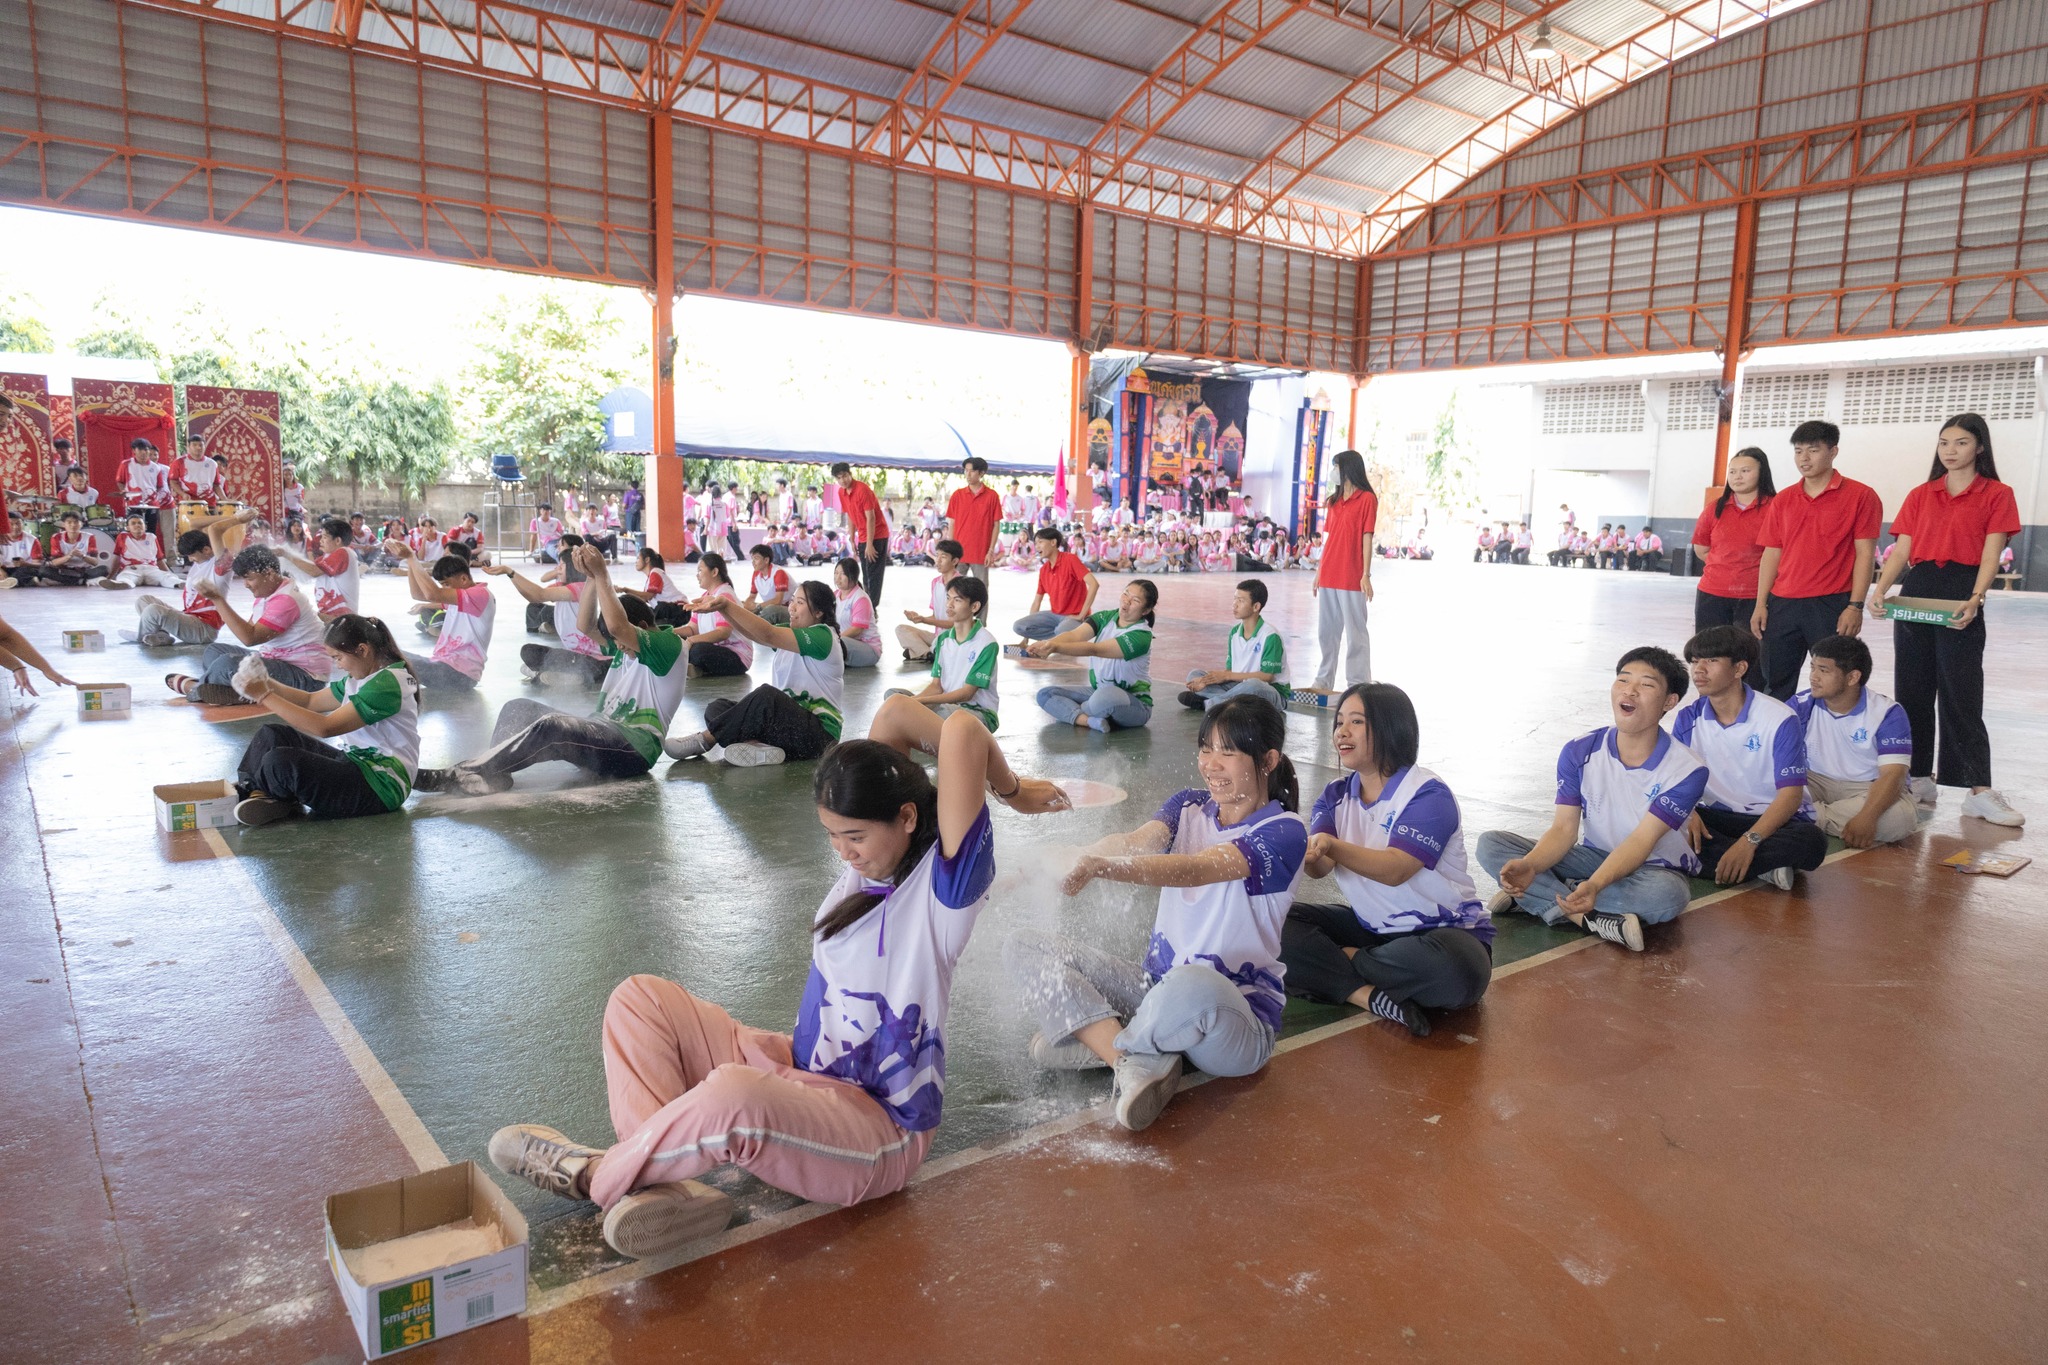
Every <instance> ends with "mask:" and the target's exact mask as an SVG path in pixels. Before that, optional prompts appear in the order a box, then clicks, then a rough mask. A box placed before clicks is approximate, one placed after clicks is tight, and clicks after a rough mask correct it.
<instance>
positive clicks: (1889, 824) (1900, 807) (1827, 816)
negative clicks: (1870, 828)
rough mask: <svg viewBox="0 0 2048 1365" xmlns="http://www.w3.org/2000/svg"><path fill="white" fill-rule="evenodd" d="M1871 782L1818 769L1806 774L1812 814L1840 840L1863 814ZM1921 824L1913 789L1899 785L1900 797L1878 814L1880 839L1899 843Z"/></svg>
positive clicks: (1826, 829)
mask: <svg viewBox="0 0 2048 1365" xmlns="http://www.w3.org/2000/svg"><path fill="white" fill-rule="evenodd" d="M1872 785H1873V784H1872V783H1869V782H1845V781H1843V780H1841V779H1840V778H1834V777H1823V776H1821V775H1820V774H1819V773H1816V772H1809V773H1807V775H1806V794H1807V795H1808V796H1809V797H1811V798H1812V799H1813V814H1814V818H1815V819H1817V820H1818V821H1820V827H1821V828H1822V829H1823V830H1825V831H1826V832H1827V833H1829V834H1832V835H1834V836H1835V837H1836V838H1837V839H1839V838H1841V837H1842V830H1843V829H1844V828H1845V827H1846V826H1847V825H1848V823H1849V822H1850V821H1851V820H1853V819H1855V818H1856V817H1857V816H1858V815H1861V814H1862V813H1863V802H1864V799H1865V798H1866V797H1867V796H1869V794H1870V788H1871V786H1872ZM1919 823H1920V820H1919V812H1918V811H1916V810H1915V809H1914V807H1913V794H1912V792H1911V791H1910V790H1908V789H1907V788H1906V787H1900V788H1899V795H1898V799H1897V800H1895V801H1893V802H1892V803H1891V805H1889V806H1887V807H1886V808H1885V810H1884V813H1883V814H1881V815H1879V816H1878V817H1877V842H1879V843H1880V844H1896V843H1897V842H1898V841H1899V840H1901V839H1903V838H1905V837H1906V836H1907V835H1908V834H1911V833H1912V832H1913V831H1914V830H1915V829H1916V828H1918V827H1919Z"/></svg>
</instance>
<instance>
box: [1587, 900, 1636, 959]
mask: <svg viewBox="0 0 2048 1365" xmlns="http://www.w3.org/2000/svg"><path fill="white" fill-rule="evenodd" d="M1586 932H1587V933H1589V934H1598V935H1599V936H1600V937H1602V938H1604V939H1606V940H1607V941H1608V942H1609V943H1619V944H1620V945H1621V946H1622V947H1624V948H1626V949H1628V950H1629V951H1630V952H1632V953H1640V952H1641V951H1642V950H1643V922H1642V921H1641V920H1640V919H1637V918H1636V917H1635V916H1634V915H1617V914H1614V913H1613V912H1612V911H1608V910H1594V911H1592V912H1590V913H1588V914H1587V916H1586Z"/></svg>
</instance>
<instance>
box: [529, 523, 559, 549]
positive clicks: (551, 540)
mask: <svg viewBox="0 0 2048 1365" xmlns="http://www.w3.org/2000/svg"><path fill="white" fill-rule="evenodd" d="M564 529H565V528H564V527H563V525H562V523H561V521H560V520H559V519H557V518H555V517H535V518H533V520H531V521H529V522H527V523H526V530H527V533H528V534H529V535H531V536H532V537H533V543H534V545H535V546H536V547H537V548H539V549H542V550H546V551H547V552H549V553H550V554H552V553H553V552H554V548H555V542H556V541H558V540H560V539H561V538H562V532H563V530H564Z"/></svg>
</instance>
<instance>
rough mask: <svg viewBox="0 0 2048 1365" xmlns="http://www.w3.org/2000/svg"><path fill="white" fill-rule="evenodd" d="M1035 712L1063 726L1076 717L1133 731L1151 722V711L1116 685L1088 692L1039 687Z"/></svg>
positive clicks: (1069, 688)
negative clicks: (1088, 717)
mask: <svg viewBox="0 0 2048 1365" xmlns="http://www.w3.org/2000/svg"><path fill="white" fill-rule="evenodd" d="M1038 709H1039V710H1041V711H1043V712H1045V714H1047V715H1048V716H1051V717H1052V718H1053V719H1054V720H1056V721H1059V722H1061V723H1062V724H1065V725H1072V724H1073V723H1074V717H1076V716H1092V717H1095V718H1096V719H1099V720H1107V721H1108V722H1109V724H1110V727H1111V728H1112V729H1117V730H1135V729H1137V728H1138V727H1139V726H1141V725H1148V724H1150V723H1151V721H1152V708H1151V707H1149V706H1147V705H1145V703H1144V702H1141V701H1139V700H1138V699H1137V698H1136V697H1133V696H1132V695H1131V694H1130V693H1128V692H1126V691H1124V690H1123V689H1122V688H1121V687H1118V686H1117V685H1116V684H1115V683H1103V684H1102V685H1101V686H1100V687H1097V688H1095V689H1094V690H1093V691H1090V690H1089V689H1088V688H1085V687H1041V688H1039V689H1038Z"/></svg>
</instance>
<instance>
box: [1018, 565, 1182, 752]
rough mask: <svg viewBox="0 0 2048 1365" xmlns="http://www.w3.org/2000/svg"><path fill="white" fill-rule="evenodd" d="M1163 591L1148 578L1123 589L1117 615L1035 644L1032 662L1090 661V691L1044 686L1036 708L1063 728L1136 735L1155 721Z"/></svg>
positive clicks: (1099, 616)
mask: <svg viewBox="0 0 2048 1365" xmlns="http://www.w3.org/2000/svg"><path fill="white" fill-rule="evenodd" d="M1158 605H1159V588H1158V585H1157V584H1155V583H1153V581H1152V580H1151V579H1149V578H1134V579H1132V580H1131V581H1130V582H1129V583H1126V584H1125V585H1124V591H1123V595H1122V596H1121V597H1120V598H1119V599H1118V600H1117V607H1116V610H1114V611H1098V612H1096V613H1095V614H1094V615H1093V616H1091V617H1089V618H1088V619H1087V620H1085V621H1083V622H1082V623H1081V624H1080V625H1078V626H1075V627H1074V628H1073V629H1072V630H1070V631H1066V632H1065V633H1063V634H1060V635H1055V636H1053V637H1052V638H1051V639H1050V640H1033V641H1032V642H1031V643H1030V644H1028V645H1026V646H1025V647H1024V648H1025V652H1026V653H1028V654H1030V655H1031V657H1032V658H1034V659H1050V658H1052V657H1054V656H1055V655H1065V656H1067V657H1069V658H1076V659H1086V660H1088V685H1087V686H1086V687H1042V688H1040V689H1039V690H1038V709H1039V710H1041V711H1043V712H1045V713H1046V714H1047V715H1048V716H1051V717H1052V718H1053V719H1054V720H1056V721H1059V722H1061V723H1062V724H1065V725H1085V726H1087V727H1088V728H1089V729H1091V730H1100V731H1103V732H1105V733H1107V732H1108V731H1110V730H1132V729H1136V728H1137V727H1138V726H1141V725H1147V724H1150V723H1151V720H1152V627H1153V624H1154V621H1155V619H1156V616H1155V608H1157V607H1158Z"/></svg>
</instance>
